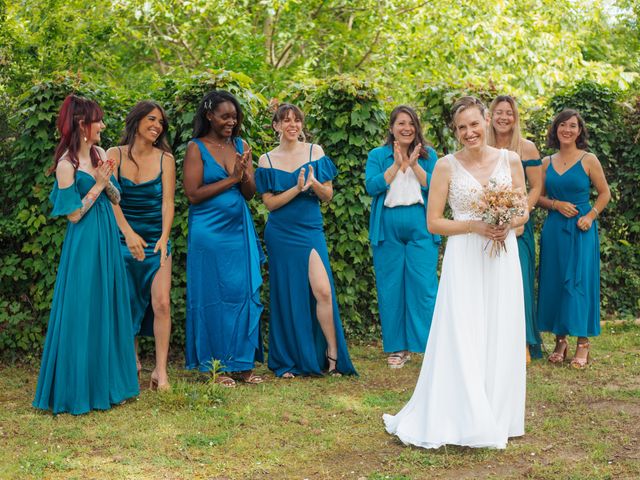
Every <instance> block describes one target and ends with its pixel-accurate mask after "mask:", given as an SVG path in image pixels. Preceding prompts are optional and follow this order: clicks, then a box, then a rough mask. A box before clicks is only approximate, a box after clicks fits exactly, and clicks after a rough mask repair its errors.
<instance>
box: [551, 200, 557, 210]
mask: <svg viewBox="0 0 640 480" xmlns="http://www.w3.org/2000/svg"><path fill="white" fill-rule="evenodd" d="M555 209H556V200H555V199H554V200H551V210H555Z"/></svg>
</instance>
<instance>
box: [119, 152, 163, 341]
mask: <svg viewBox="0 0 640 480" xmlns="http://www.w3.org/2000/svg"><path fill="white" fill-rule="evenodd" d="M118 151H120V149H118ZM163 158H164V152H163V153H162V154H161V155H160V160H159V163H160V165H159V169H160V173H159V174H158V176H157V177H155V178H154V179H152V180H149V181H147V182H141V183H135V182H134V181H133V180H130V179H128V178H127V177H124V176H122V174H121V173H120V167H118V177H119V179H120V186H121V187H122V199H121V200H120V208H121V209H122V213H123V214H124V216H125V218H126V219H127V222H128V223H129V225H130V226H131V228H132V229H133V231H134V232H136V233H137V234H138V235H140V236H141V237H142V238H143V239H144V241H145V242H147V246H146V247H145V248H144V255H145V257H144V260H142V261H140V260H136V259H135V258H134V257H133V255H131V251H130V250H129V248H128V247H127V242H126V240H125V238H124V235H122V232H121V233H120V247H121V251H122V256H123V257H124V261H125V264H126V266H127V278H128V280H129V295H130V297H131V316H132V319H133V334H134V335H146V336H153V318H154V316H153V308H152V305H151V285H152V284H153V280H154V279H155V277H156V273H158V270H159V269H160V255H161V252H160V250H158V251H157V252H154V251H153V250H154V248H155V246H156V243H157V242H158V240H159V239H160V237H161V236H162V160H163ZM120 166H122V152H121V151H120ZM170 254H171V242H168V243H167V255H170Z"/></svg>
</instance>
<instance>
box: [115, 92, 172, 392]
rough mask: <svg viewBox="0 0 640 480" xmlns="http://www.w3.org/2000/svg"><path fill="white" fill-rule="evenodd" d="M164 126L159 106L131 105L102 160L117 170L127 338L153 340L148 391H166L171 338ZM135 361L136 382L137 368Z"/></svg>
mask: <svg viewBox="0 0 640 480" xmlns="http://www.w3.org/2000/svg"><path fill="white" fill-rule="evenodd" d="M168 129H169V123H168V122H167V118H166V115H165V113H164V110H163V109H162V107H161V106H160V105H159V104H158V103H156V102H152V101H149V100H145V101H142V102H139V103H138V104H137V105H135V106H134V107H133V109H132V110H131V112H129V115H127V118H126V120H125V131H124V133H123V135H122V138H121V140H120V146H118V147H115V148H110V149H109V150H108V151H107V156H108V157H109V158H110V159H112V160H113V161H114V162H115V165H116V166H117V174H118V181H119V182H120V186H121V188H122V198H121V200H120V205H119V206H114V212H115V214H116V220H117V221H118V226H119V227H120V232H121V233H120V245H121V250H122V255H123V256H124V259H125V264H126V266H127V274H128V275H127V277H128V279H129V295H130V297H131V315H132V317H133V334H134V335H136V353H137V336H139V335H146V336H153V337H154V338H155V344H156V364H155V368H154V369H153V372H151V379H150V381H149V387H150V388H151V389H152V390H156V389H159V390H167V389H168V388H170V385H169V377H168V374H167V359H168V356H169V338H170V336H171V306H170V290H171V242H170V241H169V236H170V234H171V226H172V224H173V215H174V203H173V200H174V193H175V184H176V168H175V160H174V159H173V155H171V151H170V148H169V144H168V142H167V131H168ZM136 360H137V362H136V363H137V367H138V378H140V372H141V369H142V366H141V364H140V361H139V360H138V359H137V358H136Z"/></svg>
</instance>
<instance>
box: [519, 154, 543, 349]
mask: <svg viewBox="0 0 640 480" xmlns="http://www.w3.org/2000/svg"><path fill="white" fill-rule="evenodd" d="M540 165H542V161H541V160H540V159H535V160H523V161H522V166H523V167H524V169H525V170H526V169H527V168H528V167H537V166H540ZM534 225H535V220H534V218H533V214H532V215H531V216H530V217H529V221H528V222H527V223H525V225H524V233H523V234H522V235H520V236H519V237H518V252H519V256H520V268H521V270H522V287H523V291H524V312H525V322H526V331H527V345H528V346H529V354H530V355H531V358H542V338H541V337H540V330H538V320H537V315H536V298H535V286H534V283H535V278H536V241H535V238H534V235H533V230H534Z"/></svg>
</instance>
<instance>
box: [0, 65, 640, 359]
mask: <svg viewBox="0 0 640 480" xmlns="http://www.w3.org/2000/svg"><path fill="white" fill-rule="evenodd" d="M213 88H224V89H227V90H229V91H231V92H232V93H234V94H235V95H236V96H237V97H238V99H239V101H240V102H241V104H242V107H243V110H244V112H245V123H244V128H243V133H242V135H243V137H244V138H245V140H247V142H248V143H249V144H250V145H251V147H252V149H253V152H254V157H255V158H257V157H258V155H260V154H262V153H263V152H265V151H267V150H268V149H270V148H272V147H273V146H274V141H275V138H274V136H273V132H272V131H271V129H270V115H271V112H270V111H269V106H268V101H267V99H266V98H264V97H263V96H262V95H261V94H259V93H257V90H256V88H255V86H254V85H253V84H252V81H251V79H249V78H247V77H246V76H244V75H242V74H237V73H233V72H227V71H211V72H207V73H205V74H202V75H197V76H193V77H189V78H183V79H174V80H168V81H166V82H165V83H164V85H162V86H160V88H158V89H157V91H154V92H149V96H150V97H152V98H154V99H155V100H157V101H159V102H161V103H162V104H163V105H165V106H166V109H167V112H168V115H169V117H170V122H171V131H170V138H171V140H172V146H173V149H174V153H175V155H176V161H177V166H178V168H177V172H178V188H177V192H176V218H175V224H174V229H173V242H174V253H173V255H174V260H173V262H174V263H173V269H174V271H173V278H172V293H171V295H172V305H173V318H174V329H173V335H172V345H173V348H174V349H175V350H176V351H177V350H182V348H183V345H184V319H185V289H186V275H185V273H186V272H185V260H186V235H187V209H188V205H187V201H186V197H185V196H184V193H183V191H182V168H181V167H182V159H183V155H184V151H185V147H186V143H187V141H188V140H189V139H190V138H191V125H192V121H193V115H194V112H195V109H196V107H197V104H198V102H199V101H200V99H201V97H202V95H203V94H204V92H206V91H208V90H211V89H213ZM290 90H291V91H290V92H285V93H284V94H283V98H285V99H288V100H291V101H293V102H295V103H297V104H298V105H300V106H301V107H302V108H303V109H304V110H305V112H306V113H307V128H308V130H309V133H310V136H311V137H312V141H314V142H315V143H319V144H321V145H322V146H323V147H324V150H325V152H326V153H327V154H328V155H329V156H330V157H331V158H332V159H333V160H334V162H335V163H336V165H337V166H338V169H339V172H340V174H339V176H338V178H337V179H336V181H335V192H336V193H335V196H334V200H333V201H332V202H331V203H330V204H328V205H324V206H323V212H324V215H325V227H326V235H327V243H328V246H329V249H330V254H331V264H332V269H333V271H334V275H335V281H336V288H337V293H338V300H339V304H340V307H341V316H342V318H343V321H344V324H345V328H346V330H347V332H348V333H349V334H350V335H351V338H356V337H359V338H370V337H372V336H377V335H378V331H379V328H378V321H377V304H376V295H375V281H374V276H373V272H372V262H371V257H370V251H369V242H368V236H367V226H368V216H369V205H370V198H369V197H368V196H367V194H366V192H365V190H364V166H365V162H366V159H367V152H368V151H369V150H370V149H372V148H374V147H376V146H378V145H380V144H381V142H382V139H383V137H384V132H385V131H386V122H387V118H388V117H387V114H388V110H390V108H392V107H393V105H386V104H385V103H384V102H383V101H382V100H381V96H380V95H379V92H377V91H376V89H375V87H374V86H372V85H371V84H369V83H368V82H366V81H360V80H355V79H352V78H347V77H334V78H330V79H327V80H325V81H322V82H309V83H305V84H302V85H292V87H291V89H290ZM71 92H77V93H80V94H81V95H86V96H88V97H90V98H93V99H95V100H96V101H98V102H99V104H100V105H101V106H102V107H103V109H104V111H105V112H106V117H105V123H106V124H107V129H106V130H105V132H104V133H103V145H104V146H111V145H114V144H115V143H116V142H117V139H118V137H119V134H120V131H121V129H122V127H123V124H124V117H125V115H126V113H127V111H128V110H129V109H130V108H131V107H132V106H133V105H134V104H135V102H136V101H137V100H139V98H130V95H129V94H126V93H123V92H118V91H115V90H114V89H112V88H111V89H110V88H107V87H104V86H102V85H99V84H96V83H93V82H89V81H87V80H85V79H82V78H81V77H71V78H69V77H55V78H52V79H49V80H46V81H43V82H42V83H39V84H38V85H35V86H34V87H32V88H31V89H29V90H28V91H27V92H25V93H24V95H23V96H22V97H21V98H19V99H17V102H15V104H16V105H17V110H16V113H15V115H14V118H13V122H12V125H13V133H12V134H9V135H5V136H3V137H2V142H1V145H0V160H2V163H3V165H4V170H5V172H4V175H3V176H1V177H0V208H1V209H2V218H1V219H0V243H1V244H2V246H3V248H2V251H0V354H1V355H2V356H3V357H5V358H17V357H25V356H27V357H29V356H32V355H37V353H38V352H39V350H40V348H41V346H42V342H43V338H44V333H45V331H46V325H47V321H48V313H49V307H50V303H51V297H52V294H53V284H54V281H55V274H56V269H57V263H58V259H59V254H60V249H61V244H62V240H63V236H64V230H65V225H66V220H65V219H50V218H49V212H50V205H49V202H48V199H47V197H48V194H49V192H50V190H51V187H52V184H53V179H52V177H50V176H47V175H46V174H45V172H46V170H47V168H48V166H49V165H50V163H51V155H52V152H53V150H54V148H55V145H56V143H57V137H56V132H55V126H54V124H55V118H56V115H57V112H58V109H59V106H60V104H61V103H62V100H63V99H64V97H65V96H66V95H67V94H69V93H71ZM467 92H472V93H475V94H477V95H478V96H480V97H481V98H483V99H485V100H489V99H490V98H491V97H493V96H494V95H496V94H497V93H498V92H495V91H493V90H492V89H482V88H475V87H473V86H465V87H464V88H459V87H451V86H446V85H444V86H443V85H440V86H433V87H430V88H427V89H424V90H422V91H420V92H418V94H417V96H416V105H417V107H418V110H419V111H420V114H421V116H422V119H423V121H424V128H425V133H426V135H427V138H428V139H429V140H431V141H432V142H434V145H435V147H436V149H437V150H438V151H439V152H441V153H442V152H444V151H450V150H452V149H454V148H455V141H454V140H453V136H452V135H451V132H450V130H449V129H448V124H449V121H450V118H449V114H448V112H449V108H450V106H451V105H452V103H453V101H454V100H455V98H457V97H458V96H460V95H462V94H466V93H467ZM623 101H624V105H626V108H622V105H623V103H622V102H623ZM565 105H567V106H569V105H571V106H574V107H577V108H578V109H579V110H581V111H582V112H583V114H584V116H585V120H586V121H587V123H588V124H589V128H590V131H591V133H592V149H593V151H594V152H595V153H596V154H597V155H598V157H599V158H600V160H601V161H602V163H603V165H604V168H605V172H606V174H607V177H608V179H609V182H610V184H611V188H612V192H613V201H612V203H611V204H610V206H609V208H608V209H607V211H606V212H605V214H604V215H603V217H602V219H601V232H602V235H601V238H602V261H603V269H602V294H603V302H602V307H603V311H604V313H605V314H609V315H615V316H622V317H628V316H637V315H638V312H639V310H640V305H639V303H638V302H639V296H640V295H638V294H639V292H640V255H639V253H640V252H639V245H640V241H639V240H640V239H639V238H638V236H639V234H640V233H639V232H640V220H639V219H640V215H639V214H638V213H639V212H638V209H639V208H640V207H639V205H640V198H638V195H639V194H638V189H637V184H638V180H639V179H640V147H639V146H638V144H637V142H636V140H637V138H636V136H637V132H638V131H640V106H639V105H638V103H637V100H635V99H628V98H626V99H625V98H621V97H620V95H619V93H617V92H614V91H611V90H609V89H607V88H605V87H602V86H599V85H596V84H593V83H580V84H578V85H576V86H574V87H572V88H571V89H569V90H567V91H565V92H561V93H560V94H559V95H557V96H556V97H554V98H553V99H551V100H550V101H549V102H548V103H547V105H546V106H545V107H544V108H541V109H535V110H530V111H527V112H523V113H525V115H524V119H525V121H526V124H527V130H528V131H529V132H531V133H532V134H533V137H534V138H535V139H536V141H537V144H538V145H539V146H541V145H542V144H541V139H542V137H543V134H544V131H545V130H546V125H547V124H548V122H549V121H550V119H551V117H552V115H553V113H554V112H555V111H557V110H558V109H560V108H561V107H563V106H565ZM0 113H2V112H0ZM6 117H7V113H6V110H5V111H4V114H3V115H0V120H1V119H3V118H6ZM250 207H251V210H252V213H253V215H254V219H255V222H256V227H257V229H258V233H259V235H260V236H262V231H263V228H264V224H265V221H266V217H267V211H266V209H265V207H264V205H262V203H261V202H260V200H259V199H254V200H252V202H251V203H250ZM264 275H265V285H264V289H263V292H262V295H263V301H264V303H265V306H266V310H267V315H265V318H268V269H265V271H264Z"/></svg>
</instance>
